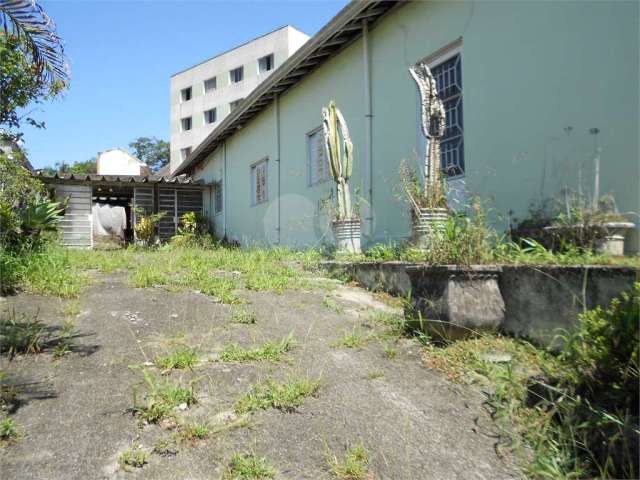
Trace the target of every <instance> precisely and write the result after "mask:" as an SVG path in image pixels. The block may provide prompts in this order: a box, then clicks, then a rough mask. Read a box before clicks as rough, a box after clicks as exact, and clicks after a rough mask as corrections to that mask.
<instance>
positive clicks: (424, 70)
mask: <svg viewBox="0 0 640 480" xmlns="http://www.w3.org/2000/svg"><path fill="white" fill-rule="evenodd" d="M409 73H410V74H411V76H412V77H413V79H414V80H415V82H416V84H417V85H418V90H419V91H420V107H421V125H420V126H421V128H422V133H423V135H424V136H425V137H426V139H427V142H428V148H427V151H426V152H425V158H424V162H423V169H424V188H423V190H422V195H421V198H411V201H412V203H413V205H414V208H419V207H426V208H438V207H445V206H446V197H445V196H444V192H443V189H442V182H441V179H440V139H441V138H442V136H443V135H444V129H445V109H444V104H443V103H442V100H441V99H440V97H439V96H438V89H437V86H436V81H435V79H434V78H433V75H432V74H431V71H430V70H429V67H428V66H427V65H426V64H425V63H424V62H420V63H417V64H415V65H413V66H412V67H410V68H409Z"/></svg>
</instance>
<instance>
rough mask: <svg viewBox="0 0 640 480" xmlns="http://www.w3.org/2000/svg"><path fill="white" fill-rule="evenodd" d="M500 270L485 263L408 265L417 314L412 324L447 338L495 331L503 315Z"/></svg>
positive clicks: (501, 321)
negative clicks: (499, 283)
mask: <svg viewBox="0 0 640 480" xmlns="http://www.w3.org/2000/svg"><path fill="white" fill-rule="evenodd" d="M500 271H501V268H500V267H496V266H485V265H481V266H471V267H457V266H453V265H445V266H436V267H430V266H426V265H425V266H414V267H408V268H407V269H406V272H407V275H408V276H409V279H410V281H411V285H412V288H413V290H412V291H411V297H412V298H411V302H412V305H413V309H414V314H416V313H417V314H419V316H418V317H419V318H418V320H413V323H414V325H415V326H417V327H418V328H421V329H423V330H424V331H426V332H428V333H431V334H432V335H435V336H437V337H441V338H446V339H452V338H463V337H466V336H469V335H471V334H473V333H474V332H482V331H495V330H498V329H499V328H500V327H501V326H502V324H503V322H504V318H505V304H504V300H503V298H502V295H501V294H500V288H499V286H498V276H499V274H500Z"/></svg>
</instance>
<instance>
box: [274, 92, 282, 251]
mask: <svg viewBox="0 0 640 480" xmlns="http://www.w3.org/2000/svg"><path fill="white" fill-rule="evenodd" d="M273 103H274V104H275V116H276V159H275V160H276V165H278V198H277V202H278V204H277V206H278V226H277V227H276V230H277V232H278V245H280V204H281V202H280V96H279V95H277V94H276V95H275V98H274V102H273Z"/></svg>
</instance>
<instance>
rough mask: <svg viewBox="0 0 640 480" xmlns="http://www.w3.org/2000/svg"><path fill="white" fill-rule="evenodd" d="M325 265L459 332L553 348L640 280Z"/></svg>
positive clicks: (592, 272)
mask: <svg viewBox="0 0 640 480" xmlns="http://www.w3.org/2000/svg"><path fill="white" fill-rule="evenodd" d="M324 266H325V267H326V268H327V269H328V270H329V271H330V272H333V273H334V274H348V275H349V276H350V277H351V278H353V279H354V280H356V281H357V282H359V283H360V284H361V285H362V286H363V287H365V288H368V289H370V290H382V291H386V292H388V293H390V294H392V295H398V296H403V297H406V296H407V295H408V294H409V293H411V297H412V302H413V303H414V305H415V306H416V308H418V310H419V311H420V312H421V313H422V315H423V317H425V318H426V319H428V318H431V319H436V320H445V321H447V322H451V323H453V324H454V325H455V324H458V325H459V327H460V328H459V329H458V330H461V331H464V329H466V328H471V329H473V330H486V329H492V328H498V329H499V330H501V331H503V332H505V333H508V334H510V335H515V336H519V337H524V338H528V339H531V340H532V341H534V342H536V343H539V344H541V345H552V344H554V339H555V338H556V335H557V333H558V329H563V330H566V331H571V330H572V329H573V328H574V327H575V325H576V324H577V320H578V314H579V313H581V312H582V311H584V310H585V309H587V310H589V309H592V308H594V307H596V306H597V305H600V306H601V307H607V306H608V305H609V303H610V302H611V300H612V299H613V298H615V297H617V296H618V295H620V293H621V292H623V291H625V290H629V289H631V288H632V287H633V283H634V282H636V281H640V278H639V272H638V270H637V269H635V268H631V267H618V266H598V265H589V266H567V267H561V266H529V265H522V266H484V265H479V266H471V267H466V268H461V267H454V266H438V267H431V266H428V265H423V264H410V263H403V262H382V263H367V262H360V263H349V262H326V263H325V264H324ZM501 309H502V312H503V314H502V315H500V311H501ZM454 333H456V332H454Z"/></svg>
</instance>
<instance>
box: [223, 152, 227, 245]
mask: <svg viewBox="0 0 640 480" xmlns="http://www.w3.org/2000/svg"><path fill="white" fill-rule="evenodd" d="M222 159H223V163H224V172H223V174H222V176H223V179H224V180H223V185H222V231H223V232H224V234H223V238H227V142H226V141H225V142H222Z"/></svg>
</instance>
